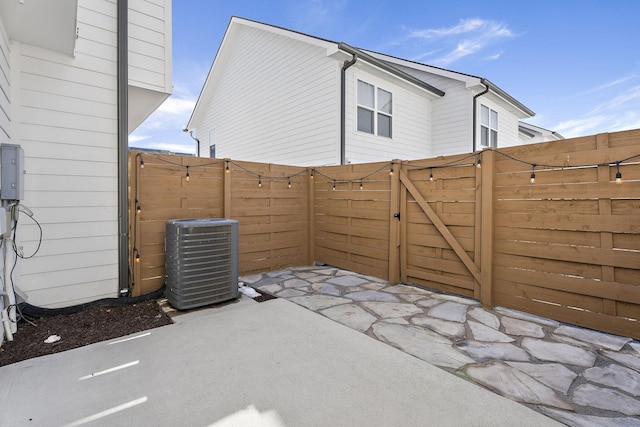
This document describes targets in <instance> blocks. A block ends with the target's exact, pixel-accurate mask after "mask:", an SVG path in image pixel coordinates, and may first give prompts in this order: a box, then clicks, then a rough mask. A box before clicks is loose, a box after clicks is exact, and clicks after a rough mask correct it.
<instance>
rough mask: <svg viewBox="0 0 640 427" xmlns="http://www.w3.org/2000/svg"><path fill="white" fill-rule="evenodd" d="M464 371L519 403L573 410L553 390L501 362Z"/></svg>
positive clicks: (467, 368)
mask: <svg viewBox="0 0 640 427" xmlns="http://www.w3.org/2000/svg"><path fill="white" fill-rule="evenodd" d="M463 371H464V373H465V374H466V375H467V376H468V377H469V378H471V379H472V380H474V381H476V382H478V383H480V384H482V385H484V386H485V387H487V388H490V389H492V390H495V391H496V392H498V393H499V394H501V395H503V396H506V397H510V398H511V399H513V400H516V401H518V402H523V403H530V404H533V405H546V406H552V407H555V408H560V409H567V410H572V409H573V407H572V406H571V405H569V404H568V403H567V402H565V401H564V400H563V399H562V398H561V397H560V395H559V394H558V393H556V392H555V391H554V390H552V389H551V388H549V387H547V386H545V385H544V384H542V383H540V382H538V381H536V380H534V379H533V378H531V377H530V376H529V375H527V374H525V373H524V372H522V371H519V370H517V369H513V368H510V367H509V366H506V365H504V364H502V363H501V362H495V361H494V362H490V363H488V364H486V365H481V366H478V365H471V366H468V367H466V368H464V369H463Z"/></svg>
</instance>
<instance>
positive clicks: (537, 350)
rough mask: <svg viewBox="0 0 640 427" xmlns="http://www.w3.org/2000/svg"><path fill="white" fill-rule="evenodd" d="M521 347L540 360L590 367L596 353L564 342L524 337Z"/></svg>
mask: <svg viewBox="0 0 640 427" xmlns="http://www.w3.org/2000/svg"><path fill="white" fill-rule="evenodd" d="M522 347H523V348H524V349H526V350H527V351H528V352H529V353H531V354H532V355H533V356H534V357H537V358H538V359H540V360H545V361H549V362H558V363H565V364H569V365H576V366H585V367H591V366H593V363H594V362H595V361H596V355H595V354H593V353H592V352H590V351H587V350H585V349H582V348H579V347H574V346H572V345H569V344H564V343H554V342H547V341H542V340H537V339H533V338H524V339H523V340H522Z"/></svg>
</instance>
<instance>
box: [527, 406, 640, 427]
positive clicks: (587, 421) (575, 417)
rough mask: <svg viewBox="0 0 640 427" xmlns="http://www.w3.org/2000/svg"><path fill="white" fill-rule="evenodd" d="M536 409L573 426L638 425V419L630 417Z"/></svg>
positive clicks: (609, 426)
mask: <svg viewBox="0 0 640 427" xmlns="http://www.w3.org/2000/svg"><path fill="white" fill-rule="evenodd" d="M538 410H539V411H540V412H542V413H543V414H546V415H548V416H549V417H551V418H554V419H556V420H557V421H560V422H561V423H564V424H566V425H568V426H574V427H639V426H640V420H639V419H637V418H631V417H615V418H606V417H598V416H595V415H581V414H576V413H573V412H565V411H560V410H558V409H553V408H545V407H543V406H541V407H539V408H538Z"/></svg>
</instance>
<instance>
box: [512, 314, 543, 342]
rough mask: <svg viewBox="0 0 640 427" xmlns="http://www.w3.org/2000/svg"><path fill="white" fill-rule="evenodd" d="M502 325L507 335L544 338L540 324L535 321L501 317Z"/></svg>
mask: <svg viewBox="0 0 640 427" xmlns="http://www.w3.org/2000/svg"><path fill="white" fill-rule="evenodd" d="M502 325H503V326H504V330H505V332H506V333H507V334H509V335H519V336H528V337H533V338H544V330H543V329H542V325H539V324H537V323H532V322H527V321H525V320H520V319H515V318H513V317H503V318H502Z"/></svg>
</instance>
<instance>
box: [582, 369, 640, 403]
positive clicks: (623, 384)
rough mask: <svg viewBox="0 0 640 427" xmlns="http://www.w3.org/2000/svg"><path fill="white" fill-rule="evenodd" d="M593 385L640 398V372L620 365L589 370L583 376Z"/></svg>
mask: <svg viewBox="0 0 640 427" xmlns="http://www.w3.org/2000/svg"><path fill="white" fill-rule="evenodd" d="M582 375H584V377H585V378H586V379H588V380H589V381H591V382H593V383H597V384H601V385H608V386H611V387H615V388H617V389H620V390H622V391H625V392H627V393H629V394H631V395H633V396H635V397H640V372H637V371H634V370H633V369H629V368H625V367H623V366H618V365H614V364H611V365H608V366H605V367H604V368H599V367H595V368H589V369H587V370H586V371H584V373H583V374H582Z"/></svg>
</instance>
